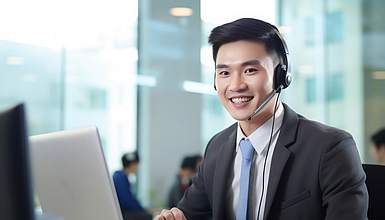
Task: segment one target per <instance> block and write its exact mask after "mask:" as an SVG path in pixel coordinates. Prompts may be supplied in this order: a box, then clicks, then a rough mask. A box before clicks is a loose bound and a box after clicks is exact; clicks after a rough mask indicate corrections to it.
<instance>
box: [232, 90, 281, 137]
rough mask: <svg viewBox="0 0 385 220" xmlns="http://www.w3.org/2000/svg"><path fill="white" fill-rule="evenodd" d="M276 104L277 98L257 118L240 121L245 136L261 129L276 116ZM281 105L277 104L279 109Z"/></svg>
mask: <svg viewBox="0 0 385 220" xmlns="http://www.w3.org/2000/svg"><path fill="white" fill-rule="evenodd" d="M275 102H276V97H275V98H273V99H272V100H271V101H270V103H269V104H267V105H266V106H265V108H264V109H263V110H262V111H261V112H259V113H258V114H257V115H256V116H254V117H253V118H252V119H251V120H244V121H240V122H239V125H240V127H241V130H242V131H243V134H244V135H245V136H246V137H248V136H249V135H251V134H252V133H253V132H254V131H255V130H257V129H258V128H259V127H261V126H262V125H263V124H264V123H265V122H266V121H268V120H269V119H270V118H271V117H272V116H273V114H274V106H275ZM279 105H280V103H278V104H277V109H278V107H279Z"/></svg>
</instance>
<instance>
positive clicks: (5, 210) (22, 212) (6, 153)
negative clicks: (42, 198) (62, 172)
mask: <svg viewBox="0 0 385 220" xmlns="http://www.w3.org/2000/svg"><path fill="white" fill-rule="evenodd" d="M32 198H33V197H32V187H31V176H30V163H29V153H28V137H27V129H26V122H25V113H24V106H23V105H22V104H20V105H17V106H15V107H13V108H10V109H7V110H5V111H0V219H1V220H3V219H4V220H33V219H34V208H33V199H32Z"/></svg>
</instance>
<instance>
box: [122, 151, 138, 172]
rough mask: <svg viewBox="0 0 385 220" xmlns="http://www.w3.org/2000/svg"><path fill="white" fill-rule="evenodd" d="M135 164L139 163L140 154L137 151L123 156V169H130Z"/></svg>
mask: <svg viewBox="0 0 385 220" xmlns="http://www.w3.org/2000/svg"><path fill="white" fill-rule="evenodd" d="M134 162H137V163H139V154H138V152H137V151H135V152H131V153H125V154H123V156H122V165H123V168H127V167H129V166H130V165H131V164H132V163H134Z"/></svg>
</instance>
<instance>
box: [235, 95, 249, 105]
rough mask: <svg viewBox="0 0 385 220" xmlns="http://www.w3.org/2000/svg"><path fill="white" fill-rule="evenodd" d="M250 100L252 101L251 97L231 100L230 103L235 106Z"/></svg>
mask: <svg viewBox="0 0 385 220" xmlns="http://www.w3.org/2000/svg"><path fill="white" fill-rule="evenodd" d="M251 99H252V98H251V97H240V98H231V102H233V103H235V104H240V103H245V102H248V101H250V100H251Z"/></svg>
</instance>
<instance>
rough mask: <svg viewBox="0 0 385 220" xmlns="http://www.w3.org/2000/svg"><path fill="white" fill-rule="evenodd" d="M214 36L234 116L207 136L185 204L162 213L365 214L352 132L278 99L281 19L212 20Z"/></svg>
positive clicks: (283, 70) (225, 97)
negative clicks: (277, 24)
mask: <svg viewBox="0 0 385 220" xmlns="http://www.w3.org/2000/svg"><path fill="white" fill-rule="evenodd" d="M209 43H211V44H212V48H213V57H214V61H215V68H216V71H215V83H216V85H215V86H216V89H217V94H218V96H219V98H220V100H221V102H222V104H223V106H224V107H225V108H226V110H227V111H228V112H229V113H230V115H231V116H232V117H233V118H234V119H235V120H237V123H235V124H234V125H232V126H230V127H229V128H227V129H225V130H223V131H221V132H219V133H218V134H216V135H215V136H214V137H213V138H212V139H211V140H210V141H209V143H208V145H207V148H206V152H205V155H204V159H203V162H202V164H201V166H200V169H199V171H198V173H197V176H196V177H194V178H193V184H192V185H191V186H190V187H189V189H188V190H187V191H186V193H185V195H184V197H183V198H182V200H181V202H180V203H179V204H178V208H172V209H171V210H163V211H162V212H161V213H160V214H159V215H158V216H156V218H155V219H157V220H161V219H167V220H169V219H176V220H180V219H189V220H191V219H215V220H223V219H237V220H245V219H249V220H250V219H260V220H262V219H268V220H276V219H285V220H296V219H305V220H310V219H311V220H318V219H329V220H331V219H335V220H341V219H346V220H353V219H367V217H366V213H367V208H368V193H367V189H366V186H365V173H364V171H363V170H362V166H361V163H360V159H359V156H358V152H357V149H356V145H355V143H354V141H353V138H352V137H351V135H349V134H348V133H346V132H344V131H341V130H338V129H336V128H332V127H328V126H326V125H323V124H320V123H318V122H314V121H310V120H308V119H306V118H304V117H302V116H300V115H298V114H297V113H295V112H294V111H293V110H292V109H290V108H289V107H288V106H287V105H285V104H283V103H281V102H280V101H279V94H280V90H281V89H284V88H285V87H287V86H288V85H289V83H290V77H289V75H287V65H288V63H287V57H286V55H287V51H286V47H285V46H286V45H285V43H284V41H283V39H282V38H281V37H280V35H279V32H278V30H277V28H276V27H275V26H273V25H271V24H269V23H266V22H263V21H260V20H257V19H240V20H236V21H234V22H230V23H227V24H224V25H222V26H219V27H216V28H214V29H213V30H212V32H211V34H210V37H209Z"/></svg>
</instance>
